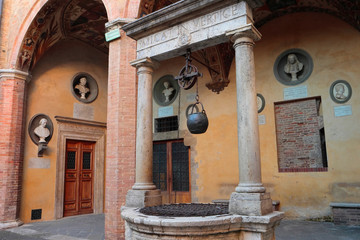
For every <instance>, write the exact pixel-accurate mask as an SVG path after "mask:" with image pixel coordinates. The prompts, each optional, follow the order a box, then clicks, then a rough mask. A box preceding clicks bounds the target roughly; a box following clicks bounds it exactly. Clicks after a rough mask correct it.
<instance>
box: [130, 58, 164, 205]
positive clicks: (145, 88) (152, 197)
mask: <svg viewBox="0 0 360 240" xmlns="http://www.w3.org/2000/svg"><path fill="white" fill-rule="evenodd" d="M131 65H132V66H134V67H136V69H137V74H138V98H137V124H136V178H135V184H134V186H133V187H132V190H130V191H129V192H128V194H127V199H126V206H127V207H144V206H155V205H160V204H161V192H160V190H156V186H155V185H154V183H153V172H152V171H153V114H152V108H153V107H152V102H153V100H152V73H153V71H154V69H155V68H157V65H158V63H157V62H156V61H154V60H152V59H150V58H143V59H138V60H135V61H133V62H131Z"/></svg>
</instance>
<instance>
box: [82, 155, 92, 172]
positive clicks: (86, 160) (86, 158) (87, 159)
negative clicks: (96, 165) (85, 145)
mask: <svg viewBox="0 0 360 240" xmlns="http://www.w3.org/2000/svg"><path fill="white" fill-rule="evenodd" d="M83 169H91V153H89V152H84V153H83Z"/></svg>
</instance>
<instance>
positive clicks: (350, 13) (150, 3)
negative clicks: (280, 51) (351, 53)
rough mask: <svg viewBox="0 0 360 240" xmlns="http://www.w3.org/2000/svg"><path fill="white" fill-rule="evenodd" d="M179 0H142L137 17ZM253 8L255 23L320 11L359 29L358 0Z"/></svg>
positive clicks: (286, 0) (279, 2)
mask: <svg viewBox="0 0 360 240" xmlns="http://www.w3.org/2000/svg"><path fill="white" fill-rule="evenodd" d="M178 1H179V0H142V1H141V4H140V8H139V14H138V16H139V17H142V16H144V15H147V14H149V13H152V12H155V11H157V10H159V9H161V8H164V7H166V6H168V5H170V4H173V3H175V2H178ZM262 1H263V3H264V5H263V6H262V7H259V8H256V9H255V10H254V20H255V25H256V26H257V27H260V26H262V25H264V24H265V23H266V22H268V21H270V20H272V19H274V18H277V17H280V16H283V15H286V14H291V13H296V12H322V13H328V14H331V15H334V16H336V17H338V18H340V19H342V20H344V21H345V22H347V23H349V24H350V25H352V26H353V27H355V28H356V29H358V30H360V0H262Z"/></svg>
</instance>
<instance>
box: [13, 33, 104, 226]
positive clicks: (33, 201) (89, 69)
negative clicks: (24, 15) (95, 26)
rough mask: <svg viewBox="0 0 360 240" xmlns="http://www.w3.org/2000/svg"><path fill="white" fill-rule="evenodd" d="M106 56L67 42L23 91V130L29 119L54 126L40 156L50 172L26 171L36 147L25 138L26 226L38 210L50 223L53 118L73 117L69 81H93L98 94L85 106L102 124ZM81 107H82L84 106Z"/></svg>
mask: <svg viewBox="0 0 360 240" xmlns="http://www.w3.org/2000/svg"><path fill="white" fill-rule="evenodd" d="M107 62H108V61H107V54H105V53H103V52H100V51H98V50H96V49H94V48H93V47H90V46H88V45H85V44H83V43H80V42H77V41H74V40H67V41H62V42H59V43H58V44H57V45H55V46H54V47H53V48H51V49H50V50H49V51H48V52H47V53H46V54H45V55H44V56H43V58H42V59H41V60H40V61H39V62H38V64H37V65H36V66H35V68H34V70H33V72H32V78H31V81H30V82H29V83H28V91H27V114H26V120H25V121H26V129H27V127H28V124H29V121H30V119H31V117H32V116H34V115H35V114H38V113H43V114H46V115H48V116H49V117H50V118H51V120H52V122H53V125H54V134H53V137H52V139H51V141H50V142H49V144H48V149H47V150H46V151H45V152H44V156H43V158H44V159H49V160H50V168H45V169H42V168H30V167H29V161H30V158H36V157H37V146H36V145H35V144H34V143H33V142H32V141H31V139H30V137H29V134H28V132H27V131H26V134H25V157H24V174H23V191H22V201H21V208H20V209H21V212H20V218H21V220H22V221H25V222H29V221H30V217H31V209H39V208H41V209H42V220H51V219H54V205H55V176H56V158H57V156H56V151H57V137H58V136H57V123H56V120H55V118H54V117H55V116H64V117H73V108H74V104H83V103H81V102H79V101H78V100H77V99H76V98H75V97H74V96H73V95H72V93H71V80H72V77H73V76H74V75H75V74H76V73H78V72H86V73H88V74H90V75H91V76H93V78H94V79H95V80H96V81H97V84H98V88H99V94H98V96H97V98H96V100H95V101H94V102H92V103H89V104H86V105H87V106H89V107H91V108H93V109H94V119H87V120H94V121H98V122H106V114H107V113H106V109H107V73H108V67H107ZM84 105H85V104H84Z"/></svg>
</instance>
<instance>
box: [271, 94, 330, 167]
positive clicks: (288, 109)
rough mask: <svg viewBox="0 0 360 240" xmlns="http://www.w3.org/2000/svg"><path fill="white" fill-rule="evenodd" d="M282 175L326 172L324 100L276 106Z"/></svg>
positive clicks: (307, 100) (301, 101)
mask: <svg viewBox="0 0 360 240" xmlns="http://www.w3.org/2000/svg"><path fill="white" fill-rule="evenodd" d="M275 122H276V138H277V148H278V164H279V172H315V171H327V166H328V164H327V156H326V143H325V129H324V124H323V117H322V116H321V98H320V97H314V98H308V99H301V100H294V101H287V102H280V103H275Z"/></svg>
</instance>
